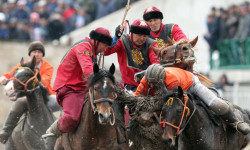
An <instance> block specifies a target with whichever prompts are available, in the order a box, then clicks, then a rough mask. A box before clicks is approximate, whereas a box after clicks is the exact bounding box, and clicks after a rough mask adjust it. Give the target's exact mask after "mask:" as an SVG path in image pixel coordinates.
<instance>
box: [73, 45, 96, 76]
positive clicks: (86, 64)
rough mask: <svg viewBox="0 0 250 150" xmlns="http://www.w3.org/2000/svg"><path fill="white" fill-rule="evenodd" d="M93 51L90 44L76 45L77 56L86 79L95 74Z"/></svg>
mask: <svg viewBox="0 0 250 150" xmlns="http://www.w3.org/2000/svg"><path fill="white" fill-rule="evenodd" d="M91 53H92V52H91V47H90V45H88V44H84V45H81V46H80V45H79V46H78V47H76V57H77V60H78V61H79V64H80V66H81V69H82V72H83V76H84V78H85V80H86V79H88V78H89V77H90V76H91V75H92V74H93V61H92V57H91V55H92V54H91Z"/></svg>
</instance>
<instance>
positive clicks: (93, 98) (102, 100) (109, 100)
mask: <svg viewBox="0 0 250 150" xmlns="http://www.w3.org/2000/svg"><path fill="white" fill-rule="evenodd" d="M116 97H117V95H114V99H116ZM89 98H90V104H91V107H92V109H93V111H94V114H95V113H96V112H97V108H96V106H95V104H97V103H102V102H110V103H111V104H113V103H114V99H111V98H100V99H95V97H94V90H91V88H90V89H89ZM111 110H112V116H113V121H111V120H109V123H110V125H111V126H113V125H114V124H115V113H114V110H113V108H111Z"/></svg>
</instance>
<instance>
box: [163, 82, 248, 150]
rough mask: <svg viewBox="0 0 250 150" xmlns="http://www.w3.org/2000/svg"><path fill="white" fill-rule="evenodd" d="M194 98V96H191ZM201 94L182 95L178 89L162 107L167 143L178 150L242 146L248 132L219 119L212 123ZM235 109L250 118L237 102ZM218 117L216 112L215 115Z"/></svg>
mask: <svg viewBox="0 0 250 150" xmlns="http://www.w3.org/2000/svg"><path fill="white" fill-rule="evenodd" d="M190 99H191V100H190ZM202 105H203V104H202V102H201V100H199V99H198V97H195V96H194V97H193V98H192V95H190V97H189V98H188V97H185V98H184V96H183V90H182V89H181V88H180V87H178V90H176V91H175V92H173V94H172V95H171V96H169V98H168V100H167V101H166V102H165V104H164V105H163V107H162V113H161V117H160V119H161V120H160V123H161V126H162V127H163V128H164V132H163V134H162V139H163V140H164V141H165V142H166V143H168V145H171V146H176V145H178V150H194V149H197V150H198V149H199V150H240V149H241V148H243V147H244V146H245V144H246V143H245V142H246V136H244V135H243V134H241V133H240V132H238V131H236V130H235V129H233V128H231V127H229V126H227V125H226V124H225V123H224V122H222V121H220V120H218V121H219V122H217V124H215V123H213V121H212V120H211V118H210V117H209V115H208V114H209V113H207V110H206V109H205V107H204V106H202ZM235 111H236V112H237V113H238V115H240V116H242V118H243V119H244V121H246V122H249V119H248V116H247V114H246V113H245V112H244V111H243V110H242V109H241V108H239V107H237V106H235ZM215 117H216V116H215Z"/></svg>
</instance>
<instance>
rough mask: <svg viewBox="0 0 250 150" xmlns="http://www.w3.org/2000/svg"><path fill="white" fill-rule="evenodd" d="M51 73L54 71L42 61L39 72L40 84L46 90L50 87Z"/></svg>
mask: <svg viewBox="0 0 250 150" xmlns="http://www.w3.org/2000/svg"><path fill="white" fill-rule="evenodd" d="M53 71H54V68H53V66H52V65H50V64H49V63H48V62H46V61H44V60H43V64H42V66H41V68H40V70H39V73H40V75H41V82H42V84H43V86H44V87H45V88H48V87H49V86H50V83H51V80H52V76H53Z"/></svg>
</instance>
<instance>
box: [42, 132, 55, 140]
mask: <svg viewBox="0 0 250 150" xmlns="http://www.w3.org/2000/svg"><path fill="white" fill-rule="evenodd" d="M51 136H56V135H55V134H54V133H46V134H44V135H42V138H43V139H46V138H47V137H51Z"/></svg>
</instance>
